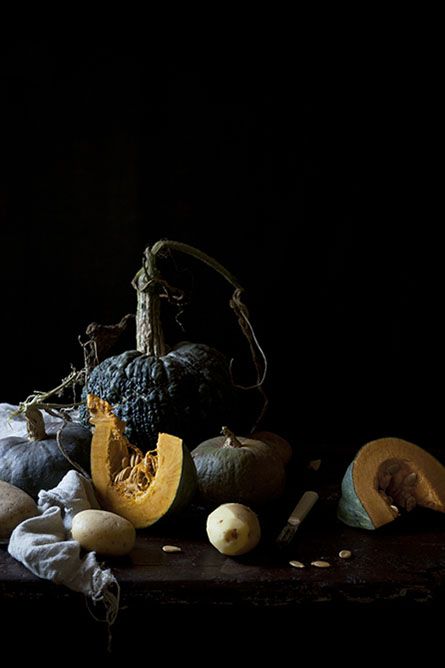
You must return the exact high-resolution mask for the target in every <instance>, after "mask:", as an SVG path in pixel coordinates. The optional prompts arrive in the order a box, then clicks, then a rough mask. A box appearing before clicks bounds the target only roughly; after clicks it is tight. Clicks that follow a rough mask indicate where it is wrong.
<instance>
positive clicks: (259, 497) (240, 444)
mask: <svg viewBox="0 0 445 668" xmlns="http://www.w3.org/2000/svg"><path fill="white" fill-rule="evenodd" d="M222 431H223V435H222V436H217V437H216V438H211V439H210V440H207V441H204V443H201V445H199V446H198V447H197V448H195V449H194V450H193V451H192V457H193V461H194V462H195V466H196V471H197V475H198V490H199V492H200V496H201V498H202V499H203V501H204V502H207V503H210V504H218V505H219V504H222V503H242V504H244V505H247V506H261V505H264V504H266V503H268V502H269V501H272V500H274V499H276V498H278V497H279V496H281V495H282V494H283V492H284V488H285V484H286V472H285V469H284V463H283V459H282V457H281V456H280V455H279V454H277V453H276V452H275V450H274V447H273V445H270V444H269V443H265V442H263V441H260V440H256V439H254V438H243V437H237V436H235V435H234V434H233V432H231V431H230V430H229V429H227V427H223V430H222Z"/></svg>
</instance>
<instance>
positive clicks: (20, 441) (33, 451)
mask: <svg viewBox="0 0 445 668" xmlns="http://www.w3.org/2000/svg"><path fill="white" fill-rule="evenodd" d="M26 423H27V431H28V436H14V435H12V436H6V437H4V438H2V439H0V480H4V481H6V482H9V483H10V484H11V485H15V486H16V487H19V488H20V489H22V490H24V491H25V492H27V493H28V494H29V495H30V496H32V497H34V498H35V497H37V495H38V493H39V491H40V490H41V489H51V488H53V487H55V486H56V485H57V484H58V483H59V482H60V481H61V479H62V478H63V476H64V475H65V473H67V472H68V471H69V470H70V469H72V468H73V464H71V462H70V461H69V460H68V459H67V457H65V456H64V455H63V454H62V451H61V449H60V448H59V445H58V443H57V433H56V431H50V430H49V429H48V433H47V428H46V426H45V421H44V419H43V416H42V413H41V412H40V411H39V410H38V409H37V408H35V407H28V409H27V412H26ZM59 439H60V443H61V446H62V448H63V450H64V451H65V453H66V455H67V456H68V457H69V459H70V460H71V461H72V462H74V463H75V464H78V465H80V466H81V467H82V468H83V469H84V470H86V471H88V470H89V463H90V443H91V432H90V430H89V429H87V428H86V427H84V426H83V425H81V424H78V423H75V422H68V423H66V424H65V426H64V427H63V430H62V431H61V432H60V436H59Z"/></svg>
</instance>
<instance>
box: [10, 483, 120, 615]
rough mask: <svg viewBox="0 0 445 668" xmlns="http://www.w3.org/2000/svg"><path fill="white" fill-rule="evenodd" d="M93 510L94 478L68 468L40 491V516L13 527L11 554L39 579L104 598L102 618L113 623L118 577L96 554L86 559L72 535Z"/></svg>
mask: <svg viewBox="0 0 445 668" xmlns="http://www.w3.org/2000/svg"><path fill="white" fill-rule="evenodd" d="M90 508H96V509H97V508H99V504H98V502H97V500H96V497H95V495H94V491H93V486H92V484H91V482H90V481H89V480H88V479H87V478H85V476H83V475H81V474H80V473H78V472H77V471H74V470H72V471H68V473H67V474H66V475H65V476H64V477H63V478H62V480H61V481H60V482H59V484H58V485H57V487H54V489H51V490H49V491H46V490H41V491H40V492H39V497H38V509H39V511H40V513H41V514H40V515H37V516H36V517H31V518H29V519H27V520H25V521H24V522H22V523H21V524H19V525H18V526H17V527H16V528H15V529H14V531H13V532H12V534H11V537H10V540H9V546H8V552H9V553H10V554H11V555H12V556H13V557H14V558H15V559H17V560H18V561H20V562H21V563H22V564H24V566H26V567H27V568H29V570H30V571H31V572H32V573H34V574H35V575H37V576H38V577H40V578H44V579H46V580H52V581H53V582H55V583H56V584H62V585H65V586H66V587H69V589H72V590H73V591H77V592H81V593H82V594H85V596H87V597H89V598H90V599H91V600H92V601H93V602H95V603H97V602H103V603H104V605H105V613H106V619H105V620H104V621H107V622H108V623H109V624H112V623H113V622H114V620H115V618H116V616H117V612H118V609H119V585H118V583H117V580H116V578H115V577H114V575H113V574H112V572H111V570H110V569H109V568H106V569H103V568H101V566H100V565H99V564H98V562H97V559H96V554H95V552H88V553H87V554H86V555H85V556H83V557H82V556H81V548H80V544H79V543H78V542H77V541H76V540H73V539H72V537H71V525H72V521H73V517H74V516H75V515H76V514H77V513H79V512H80V511H81V510H88V509H90Z"/></svg>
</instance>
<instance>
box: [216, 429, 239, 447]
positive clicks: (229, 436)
mask: <svg viewBox="0 0 445 668" xmlns="http://www.w3.org/2000/svg"><path fill="white" fill-rule="evenodd" d="M221 434H222V435H223V436H225V437H226V440H225V441H224V445H223V448H242V447H243V444H242V443H240V441H239V440H238V439H237V437H236V436H235V434H234V433H233V431H232V430H231V429H229V428H228V427H223V428H222V429H221Z"/></svg>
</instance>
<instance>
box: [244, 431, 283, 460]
mask: <svg viewBox="0 0 445 668" xmlns="http://www.w3.org/2000/svg"><path fill="white" fill-rule="evenodd" d="M252 438H253V439H254V440H255V441H261V442H262V443H266V445H270V446H271V448H273V449H274V451H275V454H277V455H278V457H279V458H280V459H281V461H282V462H283V464H284V466H287V465H288V464H289V462H290V460H291V459H292V454H293V452H292V446H291V445H290V443H288V442H287V441H286V439H285V438H283V437H282V436H279V435H278V434H274V433H273V432H271V431H256V432H255V433H254V434H252Z"/></svg>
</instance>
